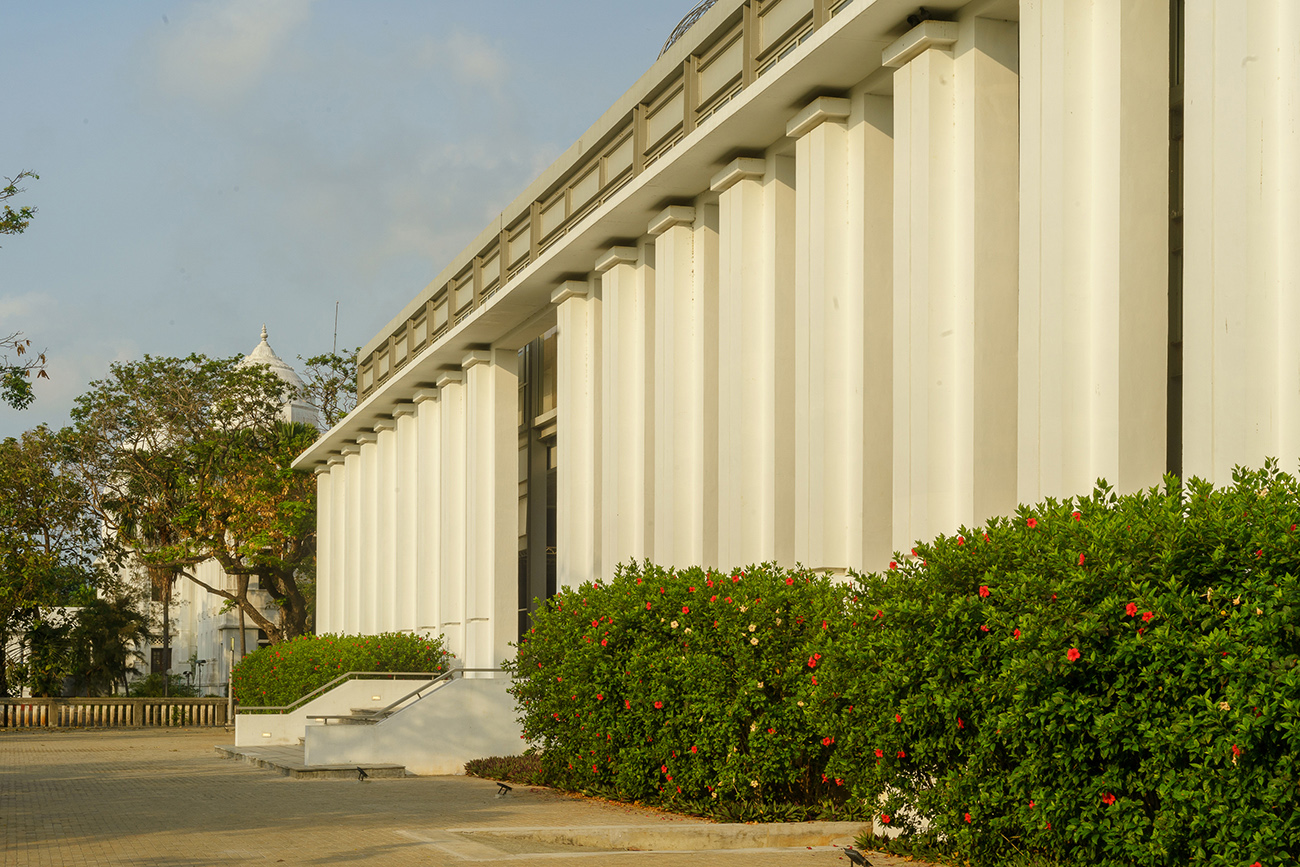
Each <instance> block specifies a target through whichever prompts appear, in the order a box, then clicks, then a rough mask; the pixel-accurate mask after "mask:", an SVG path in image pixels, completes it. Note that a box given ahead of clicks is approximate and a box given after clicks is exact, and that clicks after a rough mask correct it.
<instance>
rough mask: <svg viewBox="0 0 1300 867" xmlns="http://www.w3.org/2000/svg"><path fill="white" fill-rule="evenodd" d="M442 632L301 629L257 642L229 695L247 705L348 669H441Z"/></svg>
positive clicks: (288, 696) (272, 702)
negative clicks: (282, 638)
mask: <svg viewBox="0 0 1300 867" xmlns="http://www.w3.org/2000/svg"><path fill="white" fill-rule="evenodd" d="M446 664H447V654H446V651H445V650H444V649H443V642H442V638H441V637H438V638H425V637H423V636H420V635H409V634H406V633H396V632H385V633H383V634H382V635H316V636H312V635H303V636H299V637H298V638H295V639H293V640H292V641H284V642H281V643H280V644H272V645H270V646H269V647H262V648H258V649H257V650H256V651H254V652H253V653H250V654H249V655H248V656H246V657H244V658H243V659H242V660H241V661H240V662H239V663H238V664H237V665H236V666H235V670H234V674H233V677H232V683H233V686H234V693H235V699H236V700H237V701H239V702H241V703H242V704H246V705H249V706H253V707H256V706H263V707H265V706H273V707H279V706H283V705H287V704H291V703H293V702H295V701H297V700H298V699H300V698H302V697H303V696H304V695H307V694H308V693H310V692H312V691H313V690H315V689H317V688H319V687H322V686H324V685H325V684H327V683H329V682H330V681H331V680H333V679H334V678H336V677H338V676H339V675H341V674H345V673H347V672H349V671H442V670H443V668H444V667H445V666H446Z"/></svg>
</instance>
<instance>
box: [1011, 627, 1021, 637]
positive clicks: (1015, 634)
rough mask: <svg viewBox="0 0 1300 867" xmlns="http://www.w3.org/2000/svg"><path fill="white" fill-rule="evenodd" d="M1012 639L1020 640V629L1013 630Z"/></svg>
mask: <svg viewBox="0 0 1300 867" xmlns="http://www.w3.org/2000/svg"><path fill="white" fill-rule="evenodd" d="M1011 637H1012V638H1019V637H1020V630H1019V629H1013V630H1011Z"/></svg>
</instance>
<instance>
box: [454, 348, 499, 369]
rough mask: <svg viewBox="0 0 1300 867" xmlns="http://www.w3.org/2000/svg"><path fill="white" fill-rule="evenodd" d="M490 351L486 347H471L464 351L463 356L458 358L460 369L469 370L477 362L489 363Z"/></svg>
mask: <svg viewBox="0 0 1300 867" xmlns="http://www.w3.org/2000/svg"><path fill="white" fill-rule="evenodd" d="M491 363H492V353H491V352H489V351H488V350H486V349H471V350H470V351H469V352H467V353H465V357H464V358H462V359H461V360H460V369H461V370H469V369H470V368H471V367H475V366H476V365H479V364H491Z"/></svg>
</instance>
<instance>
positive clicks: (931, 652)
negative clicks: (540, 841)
mask: <svg viewBox="0 0 1300 867" xmlns="http://www.w3.org/2000/svg"><path fill="white" fill-rule="evenodd" d="M1297 522H1300V486H1298V485H1297V482H1296V480H1295V479H1294V478H1293V477H1291V476H1289V475H1287V474H1284V473H1280V472H1278V470H1277V469H1276V466H1275V465H1274V464H1272V463H1270V464H1269V465H1268V466H1267V467H1266V468H1265V469H1263V470H1260V471H1256V472H1244V471H1239V472H1238V473H1237V475H1236V476H1235V477H1234V484H1233V485H1232V487H1230V488H1225V489H1221V490H1214V489H1212V488H1211V487H1210V486H1209V485H1208V484H1205V483H1202V482H1199V481H1192V482H1190V483H1188V485H1187V486H1186V487H1185V488H1180V487H1178V486H1177V485H1170V486H1168V487H1167V488H1165V489H1156V490H1150V491H1145V492H1141V493H1137V494H1133V495H1128V496H1117V495H1116V494H1115V493H1114V492H1113V491H1111V490H1110V489H1109V488H1107V487H1106V486H1105V485H1104V484H1102V485H1099V487H1098V488H1097V489H1096V490H1095V491H1094V492H1093V493H1092V494H1091V495H1090V496H1088V497H1083V498H1078V499H1075V500H1066V501H1060V502H1058V501H1050V500H1049V501H1048V502H1046V503H1044V504H1042V505H1039V506H1036V507H1033V508H1022V509H1020V510H1019V511H1018V512H1017V513H1016V515H1015V516H1013V517H1009V518H999V519H996V520H993V521H990V522H989V523H988V524H987V525H986V526H984V527H980V528H975V529H971V528H963V529H962V530H960V531H959V532H958V533H956V534H954V535H952V536H945V537H941V538H939V539H937V540H935V541H933V542H931V543H927V544H921V545H918V546H917V547H916V549H915V551H914V553H913V555H912V556H907V557H898V558H897V560H896V562H895V563H894V564H893V568H892V569H891V570H890V571H887V572H886V573H884V574H876V575H868V576H863V577H861V578H860V579H858V581H857V582H856V583H855V584H846V583H840V584H836V583H833V582H831V581H829V580H827V579H825V578H820V577H815V576H811V575H809V574H807V573H805V572H800V571H794V572H785V571H782V570H779V569H775V568H772V567H757V568H753V569H749V570H746V571H745V573H744V574H743V575H741V574H738V575H737V576H735V577H739V578H740V580H739V581H738V582H733V580H732V579H733V576H728V575H724V576H721V578H719V577H718V576H705V574H704V573H699V572H685V573H678V574H676V575H674V574H669V573H665V572H663V571H662V570H658V569H656V568H655V567H652V566H648V565H646V566H641V567H632V568H628V569H624V570H620V572H619V573H618V575H617V576H616V577H615V579H614V581H613V583H612V584H610V585H608V586H600V585H597V586H594V587H593V586H587V587H583V588H581V589H580V590H579V591H575V592H568V593H562V594H561V595H560V596H559V597H557V598H556V600H555V602H554V604H553V605H552V606H551V607H550V608H548V609H547V610H546V611H545V612H541V613H539V615H538V616H537V618H536V622H537V625H536V628H535V631H534V632H532V633H531V634H530V635H529V636H528V637H527V638H528V640H527V641H526V642H524V643H523V644H522V646H521V647H520V651H519V655H518V659H517V661H516V666H517V669H516V673H517V678H518V679H517V681H516V686H515V690H516V695H517V697H518V698H519V700H520V704H521V709H522V712H523V717H522V720H523V723H524V729H525V734H526V735H527V736H528V737H529V738H530V739H532V740H533V741H535V742H536V743H537V744H538V745H539V746H540V747H542V748H543V749H544V750H545V752H544V754H543V762H544V768H545V772H546V774H547V778H548V781H550V782H552V783H553V784H555V785H559V786H561V787H565V788H571V789H582V788H586V789H592V790H595V791H598V792H601V791H607V792H611V793H616V794H621V795H622V796H624V797H629V798H648V799H652V800H662V801H667V802H673V801H675V800H680V801H681V802H682V803H683V804H685V805H687V806H691V805H697V804H698V801H699V799H703V798H709V799H714V798H716V799H717V800H727V801H732V800H734V801H735V802H737V803H742V804H743V803H747V802H748V803H755V802H768V803H772V804H778V803H781V802H786V801H790V802H797V803H803V804H816V803H819V802H825V801H827V800H828V799H829V802H830V803H831V804H832V805H834V804H839V805H840V806H841V808H844V807H852V806H854V805H856V806H858V807H859V808H861V806H862V805H863V804H867V805H870V806H871V808H872V811H873V812H875V813H876V814H877V815H878V816H879V823H880V824H879V825H878V827H887V828H892V829H897V830H898V831H899V832H901V833H902V834H903V835H904V837H903V841H901V842H902V843H903V844H904V845H905V846H916V845H925V844H929V845H932V846H937V847H938V848H939V849H940V850H942V851H946V852H947V853H949V854H950V855H952V856H954V857H957V858H960V859H963V860H967V861H969V862H971V863H972V864H976V865H996V864H1010V863H1029V862H1031V861H1032V862H1033V863H1053V862H1056V863H1070V864H1092V865H1115V867H1119V865H1125V867H1128V865H1144V867H1145V865H1182V864H1186V863H1189V862H1192V863H1197V864H1208V865H1224V867H1252V865H1255V864H1256V863H1258V864H1259V865H1261V867H1270V865H1279V864H1283V863H1293V862H1294V861H1295V860H1296V859H1297V858H1300V788H1298V786H1300V713H1298V711H1300V671H1297V662H1298V661H1300V633H1298V632H1297V627H1298V626H1300V622H1298V619H1297V614H1298V613H1300V582H1298V581H1297V575H1298V574H1300V539H1298V538H1297V531H1296V525H1297ZM706 577H711V578H712V580H713V581H714V586H712V587H707V586H706V587H701V586H700V585H701V584H702V583H703V581H702V579H704V578H706ZM692 587H693V588H694V590H692V589H691V588H692ZM719 590H721V593H722V594H723V595H722V597H721V598H716V599H713V600H712V601H710V599H711V597H714V596H715V595H717V594H719ZM702 593H703V595H702ZM726 595H730V597H731V601H730V602H727V601H726ZM645 603H650V608H649V609H646V608H645V607H644V606H645ZM683 606H686V607H687V608H689V612H684V611H682V607H683ZM742 606H744V608H745V610H743V611H742V610H741V607H742ZM679 612H680V613H679ZM661 618H662V619H661ZM799 618H802V620H801V621H800V620H799ZM665 621H667V622H665ZM672 621H676V626H674V625H673V623H672ZM823 621H824V623H825V626H824V628H823ZM750 623H753V624H754V631H753V632H752V633H751V632H749V624H750ZM687 628H690V629H691V630H692V631H691V632H690V633H686V632H685V630H686V629H687ZM748 637H754V638H757V639H758V640H759V641H758V644H751V643H750V642H749V641H748ZM601 641H604V642H605V643H604V644H601V643H600V642H601ZM818 654H820V656H818ZM760 683H761V686H760ZM655 702H659V703H660V705H661V706H659V707H656V706H655V704H654V703H655ZM693 747H694V748H695V749H694V750H692V748H693ZM837 782H842V785H836V783H837ZM679 786H680V787H681V789H680V792H679V791H678V787H679ZM846 793H847V794H849V795H851V797H850V798H848V799H847V800H845V794H846ZM880 842H881V843H882V844H883V841H880Z"/></svg>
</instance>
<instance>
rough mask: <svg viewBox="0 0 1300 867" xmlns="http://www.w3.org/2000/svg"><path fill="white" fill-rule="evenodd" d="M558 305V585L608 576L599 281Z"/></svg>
mask: <svg viewBox="0 0 1300 867" xmlns="http://www.w3.org/2000/svg"><path fill="white" fill-rule="evenodd" d="M551 303H553V304H555V305H556V325H557V328H558V334H557V338H558V339H557V342H556V345H557V347H558V352H559V357H558V358H557V359H556V377H557V381H556V406H557V407H558V409H559V413H558V414H557V418H558V430H557V432H556V449H557V451H558V454H557V461H556V462H557V464H558V465H559V469H558V471H557V473H556V487H557V491H556V524H557V526H556V549H557V550H556V585H557V587H577V586H578V585H579V584H581V583H583V582H584V581H593V580H595V579H597V578H601V577H612V576H609V575H603V574H602V572H601V571H600V570H601V564H600V550H601V517H602V516H601V507H600V504H601V445H602V443H601V300H600V292H599V281H597V280H595V279H591V280H570V281H568V282H566V283H564V284H562V285H561V286H560V287H559V288H558V289H556V290H555V292H554V293H553V294H552V295H551Z"/></svg>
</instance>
